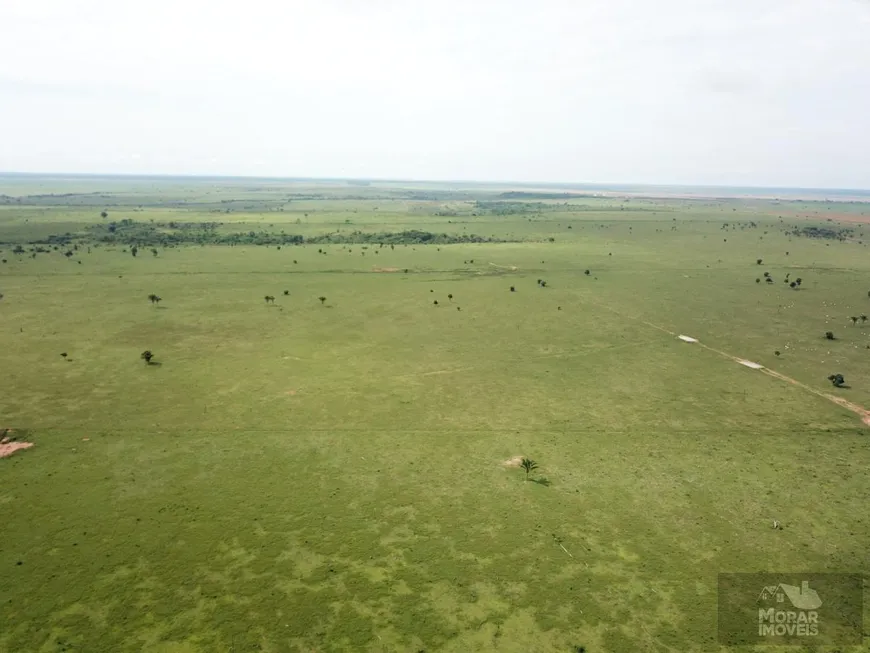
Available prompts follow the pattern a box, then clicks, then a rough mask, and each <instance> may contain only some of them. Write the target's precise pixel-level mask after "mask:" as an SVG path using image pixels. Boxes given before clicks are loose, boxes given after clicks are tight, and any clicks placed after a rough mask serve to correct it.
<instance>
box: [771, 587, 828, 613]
mask: <svg viewBox="0 0 870 653" xmlns="http://www.w3.org/2000/svg"><path fill="white" fill-rule="evenodd" d="M786 598H788V600H789V602H790V603H791V604H792V606H794V607H795V608H797V609H798V610H816V609H817V608H819V607H820V606H821V605H822V599H821V598H819V593H818V592H816V590H811V589H810V583H809V581H806V580H805V581H803V582H801V586H800V587H798V586H797V585H786V584H785V583H780V584H779V585H768V586H767V587H765V588H764V589H763V590H761V595H760V596H759V597H758V600H759V601H760V602H762V603H784V602H785V599H786Z"/></svg>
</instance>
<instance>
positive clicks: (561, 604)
mask: <svg viewBox="0 0 870 653" xmlns="http://www.w3.org/2000/svg"><path fill="white" fill-rule="evenodd" d="M212 186H213V187H212ZM252 188H254V189H257V188H259V190H251V189H252ZM419 188H423V190H425V191H426V192H432V193H440V195H438V197H436V198H435V199H420V196H417V198H416V199H415V198H414V197H411V196H409V192H410V190H414V189H413V188H411V186H402V185H399V184H394V185H389V184H385V183H380V184H372V185H369V186H361V187H348V186H342V185H341V184H340V183H338V182H335V183H322V184H315V183H314V182H305V183H303V182H297V183H291V182H285V183H282V182H278V181H274V180H273V181H270V182H268V183H266V182H258V183H254V182H251V181H245V180H230V181H223V182H220V183H218V182H214V181H209V182H207V181H201V180H200V181H196V180H187V181H184V180H169V181H167V180H163V181H155V180H144V181H143V180H138V181H137V180H86V179H60V180H58V179H54V180H52V179H41V180H40V179H39V178H26V179H19V178H14V177H11V178H3V179H0V194H3V195H6V196H7V198H10V199H8V200H7V201H6V202H5V203H0V241H2V244H0V250H3V251H2V252H0V258H2V259H5V260H6V262H5V263H3V264H0V293H2V294H3V297H2V299H0V345H2V346H0V370H2V392H0V428H10V429H13V434H14V435H15V436H16V437H20V438H21V439H24V440H28V441H30V442H33V443H35V446H34V447H33V448H31V449H29V450H25V451H19V452H17V453H16V454H14V455H13V456H11V457H9V458H5V459H2V460H0V652H2V653H29V652H34V653H49V652H51V653H54V652H60V651H76V652H85V653H122V652H140V651H142V652H146V653H214V652H221V653H224V652H232V653H241V652H243V651H245V652H248V651H262V652H268V653H279V652H284V651H288V652H289V651H294V652H303V651H305V652H310V651H318V652H327V651H329V652H332V651H336V652H338V651H365V652H371V653H380V652H387V651H390V652H392V651H401V652H410V653H418V652H421V651H425V652H427V653H434V652H442V651H443V652H451V653H468V652H473V651H481V652H484V651H502V652H516V653H528V652H539V651H540V652H549V651H554V652H562V651H564V652H565V653H577V652H578V651H581V650H583V651H586V652H588V653H604V652H615V653H622V652H626V653H630V652H635V651H650V652H660V653H666V652H681V653H682V652H694V651H721V652H724V651H726V650H729V651H750V650H755V649H753V648H752V647H744V648H732V649H726V648H725V647H723V646H722V645H720V644H719V643H718V642H717V639H716V633H717V612H716V607H717V603H716V583H717V574H719V573H725V572H758V571H774V572H779V571H782V572H789V573H796V574H797V573H800V572H850V573H862V574H866V573H868V572H870V562H868V557H867V544H868V542H870V513H868V511H867V505H868V498H870V491H868V490H870V484H868V480H867V469H868V467H870V446H868V444H870V441H868V434H870V430H868V427H867V426H865V425H864V424H863V423H862V416H863V413H861V412H860V411H861V408H862V407H863V408H870V323H866V324H865V323H864V322H862V321H861V320H860V316H861V315H863V314H870V296H868V291H870V257H868V244H870V234H868V235H867V238H868V239H867V240H864V238H865V234H866V233H867V228H866V226H864V225H863V224H862V223H861V222H860V220H863V219H870V218H868V217H866V216H868V215H870V210H868V205H866V204H861V203H857V202H855V203H853V202H835V203H830V202H824V201H821V202H803V201H799V200H794V199H790V200H787V201H782V202H776V201H773V200H758V199H752V198H738V199H735V198H730V199H729V198H725V199H708V200H692V201H690V200H680V199H673V198H670V199H668V198H664V199H654V198H631V199H629V200H628V201H626V198H616V197H578V198H577V199H569V200H563V199H561V198H556V199H534V198H529V199H524V198H521V199H519V200H516V203H518V204H523V203H526V204H528V206H529V209H528V210H522V208H521V207H520V208H519V209H517V208H516V207H514V209H512V210H515V211H517V212H513V213H508V214H502V215H500V214H497V213H494V212H493V211H491V210H490V209H492V208H493V206H496V207H497V206H501V205H486V204H478V203H477V202H484V203H485V202H499V201H505V200H503V199H500V198H499V194H500V193H503V192H504V189H502V188H497V189H493V188H484V187H481V188H478V189H475V188H473V187H468V188H466V187H464V188H462V189H460V190H455V191H454V190H451V188H450V187H448V186H446V185H444V186H438V185H435V184H431V185H429V186H425V185H420V186H419V187H418V188H417V189H416V190H419ZM415 192H416V191H415ZM60 193H66V194H68V196H67V198H66V199H65V200H62V199H58V198H56V197H55V198H50V199H46V198H40V197H33V196H34V195H47V194H60ZM292 193H296V194H297V195H298V196H299V197H297V198H295V199H294V198H292V197H291V199H290V201H289V202H288V201H284V200H285V199H286V198H287V197H290V194H292ZM84 194H88V195H84ZM94 194H101V197H95V195H94ZM210 194H212V195H215V196H216V197H212V196H211V195H210ZM254 195H256V198H252V196H254ZM348 197H350V199H347V198H348ZM17 198H21V201H18V199H17ZM183 198H186V199H185V201H186V202H187V204H186V205H180V204H179V202H180V200H181V199H183ZM216 198H219V199H216ZM343 198H344V199H343ZM220 200H227V201H228V202H235V201H236V200H243V201H251V202H253V201H256V202H260V205H259V206H258V207H255V208H254V209H244V208H243V207H241V206H239V205H237V204H233V205H232V208H231V209H230V212H229V213H227V212H226V209H220V208H219V204H220ZM513 201H514V200H511V202H513ZM215 202H217V205H216V204H215ZM225 204H226V203H225ZM140 206H141V208H140ZM216 206H217V207H218V208H216ZM481 207H489V208H487V209H486V210H482V209H481ZM102 210H106V211H107V213H108V214H109V215H108V217H107V218H102V217H101V216H100V212H101V211H102ZM219 211H222V212H219ZM780 216H782V217H780ZM124 218H127V219H132V220H135V221H137V222H143V223H149V224H152V222H151V221H153V224H164V223H167V222H169V221H180V222H193V223H195V222H211V221H214V222H220V223H222V224H221V226H220V227H219V230H220V231H221V232H222V233H233V232H247V231H249V230H250V231H267V232H272V233H277V232H280V231H282V230H284V231H285V232H286V233H288V234H301V235H303V236H305V237H312V236H316V235H322V234H324V233H339V232H341V233H345V234H347V233H350V232H353V231H355V230H359V231H363V232H400V231H405V230H409V229H418V230H422V231H429V232H433V233H439V234H441V233H446V234H457V235H459V234H477V235H480V236H485V237H491V238H497V239H499V240H504V241H509V242H487V243H479V244H443V245H437V246H436V245H424V244H417V243H413V244H407V245H405V244H398V245H394V246H393V247H392V248H391V247H389V246H385V247H382V248H381V247H379V246H378V245H375V244H368V245H367V246H366V248H365V249H363V246H362V245H359V244H352V243H348V244H328V245H324V244H317V245H299V246H283V247H281V248H280V249H279V248H277V247H276V246H258V245H247V244H246V245H239V246H234V247H230V246H223V245H221V246H198V245H182V246H177V247H160V246H158V247H156V249H157V250H158V254H157V255H156V256H154V255H152V253H151V252H150V245H145V244H143V245H142V247H140V249H139V252H138V255H137V256H135V257H133V256H132V255H131V253H130V251H129V244H125V243H121V242H103V243H101V244H99V246H97V243H96V242H91V241H89V240H88V237H89V236H88V234H92V233H96V232H90V231H88V228H89V227H92V226H93V225H103V224H107V223H108V222H111V221H114V220H121V219H124ZM807 226H817V227H820V228H828V229H834V230H839V229H852V231H851V232H848V234H846V235H844V236H843V238H842V239H839V238H810V237H805V236H796V235H790V234H789V233H786V232H790V231H791V230H793V229H802V228H804V227H807ZM66 232H69V233H71V234H72V235H73V236H74V240H73V241H71V243H72V242H75V244H76V245H77V246H78V249H75V250H73V254H72V255H71V256H69V257H66V256H63V252H64V251H66V250H67V249H69V248H70V247H71V246H72V245H71V244H70V245H61V246H60V247H59V248H58V249H57V250H54V249H53V248H52V246H43V247H44V248H45V249H46V250H48V251H47V252H43V253H38V252H37V253H36V256H35V258H34V257H33V256H32V254H31V251H30V249H31V247H32V246H33V245H35V244H36V243H37V241H41V240H44V239H46V238H48V237H49V236H51V235H55V234H63V233H66ZM101 233H102V232H101ZM838 233H839V232H838ZM551 239H552V240H551ZM16 245H21V246H22V247H23V249H24V250H25V252H24V253H19V254H15V253H13V248H14V247H15V246H16ZM88 247H90V248H91V249H90V253H88ZM757 259H762V263H761V264H758V263H757V262H756V261H757ZM587 270H588V271H589V273H588V274H586V271H587ZM765 272H768V273H769V274H770V276H771V277H772V278H773V279H774V281H773V282H772V283H766V282H764V277H763V274H764V273H765ZM786 275H789V280H794V279H795V278H797V277H801V278H802V284H801V286H800V288H798V289H792V288H790V286H789V285H788V283H784V279H785V278H786ZM756 278H760V279H762V281H761V282H758V283H757V282H756ZM539 279H540V280H544V281H546V286H545V287H542V286H541V285H540V284H539V283H538V280H539ZM511 287H514V289H515V291H514V292H512V291H511ZM285 291H287V292H288V294H286V295H285V294H284V293H285ZM152 293H153V294H157V295H159V296H160V297H161V298H162V301H161V302H160V303H159V304H156V305H155V304H153V303H152V302H150V301H149V300H148V295H149V294H152ZM267 295H268V296H274V297H275V301H274V303H272V302H266V301H265V300H264V297H265V296H267ZM450 295H452V299H451V298H450ZM320 297H325V300H324V301H322V302H321V301H320V299H319V298H320ZM436 301H437V304H436V303H435V302H436ZM851 316H856V317H859V321H858V323H857V324H853V323H852V321H851V320H850V317H851ZM826 331H832V332H833V333H834V335H835V339H834V340H827V339H825V337H824V334H825V332H826ZM680 334H683V335H688V336H691V337H694V338H696V339H698V340H699V341H700V342H699V343H695V344H691V343H686V342H683V341H681V340H679V339H678V338H677V337H676V336H677V335H680ZM143 350H150V351H152V352H153V354H154V361H155V362H156V364H152V365H146V364H145V363H144V361H143V360H141V359H140V353H141V352H143ZM775 352H779V355H776V353H775ZM62 353H65V354H67V356H66V357H65V358H64V357H62V356H61V354H62ZM735 359H746V360H749V361H753V362H756V363H759V364H761V365H763V366H765V367H766V368H770V369H771V370H773V371H774V372H776V373H778V374H779V375H781V376H780V377H775V376H772V375H771V374H768V373H766V372H765V371H763V370H756V369H750V368H748V367H746V366H743V365H740V364H738V363H737V362H736V360H735ZM835 373H839V374H843V376H844V377H845V380H846V384H847V386H848V387H845V388H834V387H833V386H832V385H831V383H830V382H829V381H828V380H827V377H828V376H829V375H831V374H835ZM838 399H845V400H846V401H847V402H849V404H850V405H851V409H850V408H849V407H848V406H846V407H844V405H841V404H838V403H836V400H838ZM523 456H525V457H529V458H532V459H534V460H535V461H536V462H537V464H538V469H536V470H534V471H533V472H532V473H531V474H530V475H529V479H528V480H527V479H526V475H525V473H524V472H523V470H522V469H519V468H518V467H516V466H515V465H513V464H511V463H510V462H509V461H511V460H512V459H515V457H523ZM774 520H777V521H778V522H780V523H781V524H782V529H774V528H772V524H773V521H774ZM868 612H870V611H867V610H865V615H866V616H865V620H868V618H870V614H868ZM868 623H870V621H868ZM757 650H759V651H760V650H767V649H762V648H761V647H759V648H758V649H757ZM797 650H816V649H800V648H799V649H797ZM818 650H820V651H834V650H841V651H858V650H865V649H863V648H859V647H852V648H849V647H841V648H840V649H836V648H834V647H830V648H819V649H818Z"/></svg>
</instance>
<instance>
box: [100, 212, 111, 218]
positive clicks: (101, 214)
mask: <svg viewBox="0 0 870 653" xmlns="http://www.w3.org/2000/svg"><path fill="white" fill-rule="evenodd" d="M100 217H101V218H108V217H109V214H108V213H106V212H105V211H103V212H102V213H100Z"/></svg>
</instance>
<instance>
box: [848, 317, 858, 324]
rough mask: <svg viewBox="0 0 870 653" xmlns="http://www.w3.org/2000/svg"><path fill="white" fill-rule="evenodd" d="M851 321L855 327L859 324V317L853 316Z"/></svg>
mask: <svg viewBox="0 0 870 653" xmlns="http://www.w3.org/2000/svg"><path fill="white" fill-rule="evenodd" d="M849 319H850V320H852V324H853V325H854V324H858V317H857V316H855V315H853V316H852V317H850V318H849Z"/></svg>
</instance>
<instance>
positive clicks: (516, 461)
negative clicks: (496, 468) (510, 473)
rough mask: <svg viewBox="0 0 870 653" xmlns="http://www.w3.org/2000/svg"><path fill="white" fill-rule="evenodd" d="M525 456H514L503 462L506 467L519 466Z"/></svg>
mask: <svg viewBox="0 0 870 653" xmlns="http://www.w3.org/2000/svg"><path fill="white" fill-rule="evenodd" d="M523 458H525V456H514V457H512V458H508V459H507V460H505V461H503V462H502V465H503V466H504V467H519V466H520V463H521V462H523Z"/></svg>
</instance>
